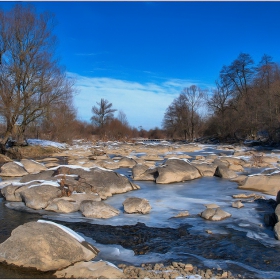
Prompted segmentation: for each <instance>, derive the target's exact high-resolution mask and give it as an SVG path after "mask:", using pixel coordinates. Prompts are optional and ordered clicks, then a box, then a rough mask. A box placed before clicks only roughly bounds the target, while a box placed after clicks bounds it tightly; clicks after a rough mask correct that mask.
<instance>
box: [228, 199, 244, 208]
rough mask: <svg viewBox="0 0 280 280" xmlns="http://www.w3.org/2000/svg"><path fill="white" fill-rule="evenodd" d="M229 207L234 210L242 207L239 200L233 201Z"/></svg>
mask: <svg viewBox="0 0 280 280" xmlns="http://www.w3.org/2000/svg"><path fill="white" fill-rule="evenodd" d="M231 206H232V207H234V208H238V209H239V208H241V207H244V205H243V203H242V202H241V201H240V200H238V201H234V202H233V203H232V204H231Z"/></svg>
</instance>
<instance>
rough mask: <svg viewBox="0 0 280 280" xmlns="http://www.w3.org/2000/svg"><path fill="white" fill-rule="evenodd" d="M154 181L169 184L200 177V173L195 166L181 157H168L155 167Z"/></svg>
mask: <svg viewBox="0 0 280 280" xmlns="http://www.w3.org/2000/svg"><path fill="white" fill-rule="evenodd" d="M157 171H158V177H157V178H156V183H158V184H169V183H175V182H183V181H187V180H193V179H196V178H200V177H201V174H200V172H199V171H198V169H197V168H196V167H195V166H192V165H191V164H190V163H189V162H187V161H186V160H182V159H168V160H167V161H166V162H165V164H164V165H161V166H159V167H158V168H157Z"/></svg>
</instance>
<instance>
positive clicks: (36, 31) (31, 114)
mask: <svg viewBox="0 0 280 280" xmlns="http://www.w3.org/2000/svg"><path fill="white" fill-rule="evenodd" d="M52 29H53V16H51V15H50V14H48V13H43V14H39V15H37V14H36V13H35V10H34V8H33V7H31V6H28V7H23V6H21V5H16V6H15V7H14V8H12V9H11V10H10V11H8V12H4V11H2V10H0V115H1V116H2V117H3V118H4V120H5V123H6V131H5V135H4V137H3V139H2V140H1V144H2V146H4V145H5V144H6V143H7V141H8V139H9V137H10V136H12V135H13V134H16V136H17V138H18V139H19V141H21V140H23V138H24V133H25V130H26V128H27V127H28V126H29V125H30V124H31V123H33V122H34V121H36V120H37V119H40V118H42V117H43V116H44V115H45V114H46V112H47V111H48V109H49V108H50V107H52V106H53V105H55V104H57V103H61V102H62V103H63V102H65V101H66V100H67V99H69V98H71V96H72V94H73V87H72V86H73V83H72V82H70V81H69V80H68V79H67V77H66V75H65V71H64V70H63V69H62V68H61V67H60V66H59V65H58V61H57V60H56V59H54V55H53V54H54V51H55V37H54V36H53V35H52Z"/></svg>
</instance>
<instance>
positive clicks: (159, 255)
mask: <svg viewBox="0 0 280 280" xmlns="http://www.w3.org/2000/svg"><path fill="white" fill-rule="evenodd" d="M203 152H204V153H209V152H213V149H212V148H211V147H210V148H208V150H204V151H203ZM215 152H217V151H215ZM188 154H190V153H188ZM196 154H202V153H201V151H200V152H198V153H193V155H196ZM229 154H230V152H229ZM247 171H248V170H247ZM251 171H252V170H250V172H251ZM256 171H257V170H256ZM117 172H119V173H120V174H123V175H124V176H127V177H128V178H131V170H130V169H126V168H123V169H119V170H117ZM135 183H136V184H138V185H139V186H140V188H141V189H140V190H136V191H131V192H128V193H125V194H118V195H114V196H113V197H110V198H108V199H107V200H106V203H108V204H110V205H112V206H113V207H115V208H117V209H119V210H120V215H118V216H116V217H113V218H110V219H89V218H85V217H83V216H82V215H81V213H79V212H76V213H71V214H57V213H51V212H47V211H40V212H39V213H35V214H33V213H27V212H24V211H25V208H24V207H22V206H20V208H19V209H21V211H16V210H13V209H10V208H17V205H19V204H17V203H7V202H5V200H4V199H3V198H1V199H0V219H1V228H0V242H3V241H4V240H5V239H7V238H8V237H9V236H10V232H11V231H12V229H14V228H15V227H17V226H18V225H21V224H23V223H26V222H28V221H33V220H37V219H39V218H43V219H48V220H53V221H55V222H57V223H61V224H64V225H67V226H68V227H70V228H72V229H73V230H75V231H76V232H78V233H79V234H81V235H82V236H83V237H84V238H85V239H86V240H87V241H88V242H90V243H91V244H93V245H94V246H96V247H97V248H98V249H99V250H100V253H99V255H98V257H97V260H98V259H103V260H107V261H110V262H113V263H115V264H118V263H127V264H133V265H140V264H141V263H151V262H152V263H154V262H170V261H183V262H190V263H193V264H195V265H197V266H199V267H208V268H222V269H227V270H230V271H231V272H232V273H233V274H234V275H237V274H242V275H244V276H245V277H246V278H280V261H279V258H278V256H279V254H280V241H278V240H276V239H275V237H274V234H273V229H272V228H271V227H268V226H266V225H265V224H264V215H265V214H266V213H272V212H273V211H274V208H273V203H270V201H269V199H271V198H273V199H274V197H271V196H265V198H266V199H267V200H262V199H260V200H256V201H254V200H252V199H246V200H243V201H242V202H243V204H244V207H243V208H240V209H237V208H233V207H232V206H231V204H232V202H233V201H234V199H233V198H232V195H234V194H238V193H247V194H249V193H252V192H250V191H244V190H242V191H241V190H238V189H237V183H234V182H230V181H229V180H225V179H221V178H217V177H204V178H200V179H196V180H192V181H187V182H183V183H175V184H166V185H164V184H163V185H160V184H155V183H154V182H144V181H135ZM254 193H256V194H260V193H257V192H254ZM260 195H262V194H260ZM131 196H136V197H141V198H146V199H148V200H149V202H150V205H151V206H152V210H151V212H150V214H148V215H140V214H139V215H138V214H125V213H124V211H123V205H122V203H123V201H124V200H125V199H126V198H127V197H131ZM209 203H216V204H218V205H219V206H220V207H221V208H222V209H223V210H225V211H227V212H229V213H231V215H232V216H231V217H230V218H228V219H226V220H223V221H218V222H213V221H206V220H204V219H202V218H201V217H200V216H199V213H201V212H202V211H203V210H204V209H205V206H204V205H205V204H209ZM5 204H6V205H5ZM7 206H8V207H7ZM185 210H187V211H188V212H189V213H190V215H189V216H188V217H182V218H175V217H174V216H176V215H177V214H178V213H179V212H182V211H185ZM206 231H211V232H212V234H209V233H207V232H206ZM0 271H1V267H0ZM10 275H11V276H14V277H9V278H20V277H18V275H15V274H14V275H13V274H10ZM5 276H7V274H4V275H3V274H2V275H1V273H0V277H1V278H8V277H5ZM30 278H31V277H30ZM37 278H43V277H41V276H40V277H39V276H37Z"/></svg>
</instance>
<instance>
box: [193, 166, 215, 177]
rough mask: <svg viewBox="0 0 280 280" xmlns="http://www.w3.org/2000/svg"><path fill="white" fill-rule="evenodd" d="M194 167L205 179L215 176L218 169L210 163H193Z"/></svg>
mask: <svg viewBox="0 0 280 280" xmlns="http://www.w3.org/2000/svg"><path fill="white" fill-rule="evenodd" d="M192 165H193V166H194V167H196V168H197V169H198V170H199V172H200V174H201V175H202V176H204V177H206V176H207V177H212V176H214V174H215V171H216V169H217V165H215V164H208V163H192Z"/></svg>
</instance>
